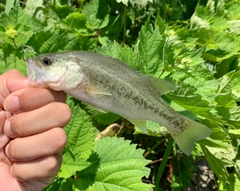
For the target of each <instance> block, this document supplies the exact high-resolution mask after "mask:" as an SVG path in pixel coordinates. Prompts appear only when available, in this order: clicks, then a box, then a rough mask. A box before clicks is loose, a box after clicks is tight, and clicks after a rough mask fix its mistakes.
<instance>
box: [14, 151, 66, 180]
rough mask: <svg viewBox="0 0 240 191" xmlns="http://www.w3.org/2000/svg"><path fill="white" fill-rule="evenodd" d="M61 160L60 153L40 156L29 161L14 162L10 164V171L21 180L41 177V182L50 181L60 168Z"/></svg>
mask: <svg viewBox="0 0 240 191" xmlns="http://www.w3.org/2000/svg"><path fill="white" fill-rule="evenodd" d="M61 162H62V156H61V155H60V154H58V155H50V156H46V157H42V158H39V159H36V160H32V161H30V162H15V163H14V164H13V165H12V168H11V173H12V175H13V176H14V177H16V179H18V180H21V181H30V180H34V179H35V180H39V179H43V180H42V181H41V182H44V183H51V181H52V179H53V178H54V177H55V175H56V174H57V173H58V171H59V169H60V166H61ZM46 178H47V182H46Z"/></svg>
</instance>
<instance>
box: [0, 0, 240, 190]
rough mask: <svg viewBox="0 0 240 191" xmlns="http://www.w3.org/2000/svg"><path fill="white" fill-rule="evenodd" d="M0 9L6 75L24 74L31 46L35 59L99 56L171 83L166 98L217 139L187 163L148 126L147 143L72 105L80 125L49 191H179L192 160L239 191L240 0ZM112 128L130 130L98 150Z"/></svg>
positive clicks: (59, 1) (74, 124)
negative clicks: (78, 53) (59, 54)
mask: <svg viewBox="0 0 240 191" xmlns="http://www.w3.org/2000/svg"><path fill="white" fill-rule="evenodd" d="M0 10H1V11H2V12H1V15H0V73H3V72H5V71H7V70H9V69H11V68H17V69H19V70H20V71H22V72H23V73H25V74H26V66H25V62H24V60H23V59H22V47H23V46H25V45H28V46H30V47H32V49H33V50H34V51H35V52H36V53H37V54H40V53H46V52H56V51H64V50H88V51H95V52H98V53H100V54H104V55H109V56H112V57H114V58H117V59H119V60H121V61H123V62H124V63H126V64H128V65H130V66H131V67H133V68H135V69H137V70H139V71H141V72H142V73H145V74H147V75H150V76H154V77H158V78H159V77H161V78H165V79H167V80H169V81H172V82H173V83H174V84H176V85H177V87H178V88H177V90H176V91H174V92H172V93H169V94H167V95H165V96H164V99H165V100H166V101H167V102H168V103H169V104H170V105H171V106H172V107H173V108H174V109H175V110H176V111H178V112H179V113H181V114H182V115H185V116H187V117H190V118H192V119H194V120H198V121H199V122H201V123H203V124H205V125H207V126H208V127H210V128H211V129H212V130H213V133H212V135H211V136H210V137H209V138H207V139H205V140H202V141H199V142H198V143H197V144H196V146H195V149H194V151H193V153H192V155H191V156H189V157H187V156H185V155H184V154H183V153H182V152H181V151H180V150H179V149H178V147H177V146H176V145H175V144H174V143H173V141H172V139H170V138H169V135H168V133H167V131H166V130H165V128H164V127H162V126H160V125H159V124H156V123H152V122H150V121H149V122H148V131H149V136H147V135H142V134H140V133H139V132H138V131H137V130H136V131H135V133H134V134H132V133H133V128H132V125H131V124H130V123H129V122H127V121H126V120H124V119H123V118H121V117H120V116H117V115H115V114H112V113H104V114H103V113H99V112H98V111H94V110H92V109H91V108H89V107H88V106H86V105H85V104H83V103H81V102H79V101H76V100H74V99H73V98H69V99H68V104H69V105H70V107H71V109H72V112H73V118H72V121H71V122H70V124H69V125H68V126H67V127H66V132H67V134H68V144H67V146H66V148H65V150H64V152H63V164H62V167H61V171H60V172H59V174H58V176H57V177H56V178H55V180H54V182H53V184H52V185H50V186H49V187H48V188H46V189H45V190H47V191H52V190H119V191H120V190H122V191H123V190H136V191H139V190H141V191H144V190H146V191H147V190H150V188H152V187H155V188H154V189H155V190H166V189H167V188H168V189H170V188H172V189H174V190H181V189H183V188H186V187H188V185H189V181H190V178H191V172H192V171H193V168H194V166H193V165H189V163H187V164H186V161H192V160H193V161H194V160H198V159H200V158H202V157H205V158H206V159H207V161H208V163H209V165H210V167H211V169H212V171H213V172H214V173H215V175H216V177H217V179H218V186H219V189H220V190H229V191H237V189H238V188H239V184H240V181H239V179H240V159H239V155H240V153H239V144H240V107H239V102H240V83H239V79H240V78H239V76H240V70H239V66H240V64H239V57H240V1H239V0H205V1H204V0H200V1H197V0H195V1H187V0H177V1H173V0H165V1H160V0H141V1H136V0H130V1H128V0H116V1H113V0H90V1H87V0H78V1H77V0H71V1H70V0H68V1H63V0H49V1H43V0H37V1H33V0H28V1H24V2H22V1H21V2H14V0H9V1H6V3H2V4H0ZM24 54H25V55H24V57H29V56H32V55H33V54H34V53H33V52H31V51H29V52H27V51H26V50H25V51H24ZM116 72H117V71H116ZM114 122H117V123H118V124H120V125H121V126H123V127H124V128H122V130H121V132H119V133H118V135H117V137H118V138H117V137H112V138H110V137H107V138H102V139H100V140H97V141H95V137H96V135H97V134H99V132H100V131H102V130H103V129H105V128H106V127H107V126H108V125H110V124H112V123H114ZM121 137H124V138H121ZM166 143H168V146H167V147H166ZM203 154H204V155H203ZM159 159H161V160H159ZM159 161H162V162H161V165H160V166H159V164H160V162H159ZM166 164H168V165H170V166H171V169H173V170H171V172H170V170H169V169H168V168H167V165H166ZM190 164H191V163H190ZM146 165H147V167H146ZM164 169H165V170H164ZM150 172H151V173H150ZM169 179H170V180H169Z"/></svg>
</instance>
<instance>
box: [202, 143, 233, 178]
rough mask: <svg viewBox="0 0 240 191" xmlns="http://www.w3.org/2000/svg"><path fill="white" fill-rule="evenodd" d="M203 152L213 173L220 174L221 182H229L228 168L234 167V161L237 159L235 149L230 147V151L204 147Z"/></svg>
mask: <svg viewBox="0 0 240 191" xmlns="http://www.w3.org/2000/svg"><path fill="white" fill-rule="evenodd" d="M202 150H203V152H204V154H205V157H206V159H207V161H208V163H209V165H210V167H211V169H212V171H213V172H214V173H216V174H218V178H220V179H221V181H223V182H227V181H228V176H229V174H228V172H227V169H226V167H227V166H233V165H234V163H233V161H232V159H233V158H235V155H236V153H235V152H233V149H232V148H231V147H229V149H219V148H216V147H205V146H202Z"/></svg>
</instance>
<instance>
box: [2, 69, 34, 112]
mask: <svg viewBox="0 0 240 191" xmlns="http://www.w3.org/2000/svg"><path fill="white" fill-rule="evenodd" d="M27 87H30V85H29V82H28V78H27V77H26V76H24V75H23V74H22V73H20V72H19V71H18V70H16V69H13V70H9V71H8V72H5V73H4V74H2V75H0V106H1V108H2V106H3V102H4V100H5V98H6V97H7V96H8V95H9V94H11V93H12V92H15V91H17V90H19V89H22V88H27ZM1 108H0V110H1Z"/></svg>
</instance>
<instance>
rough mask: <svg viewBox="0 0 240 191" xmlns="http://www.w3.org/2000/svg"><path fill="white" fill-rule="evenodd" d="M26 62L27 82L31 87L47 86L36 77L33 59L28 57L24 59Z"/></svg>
mask: <svg viewBox="0 0 240 191" xmlns="http://www.w3.org/2000/svg"><path fill="white" fill-rule="evenodd" d="M26 64H27V74H28V83H29V85H30V86H31V87H40V88H45V87H48V85H47V84H46V83H43V82H42V81H41V80H39V79H38V78H37V73H36V70H35V64H34V59H32V58H28V59H27V60H26Z"/></svg>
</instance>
